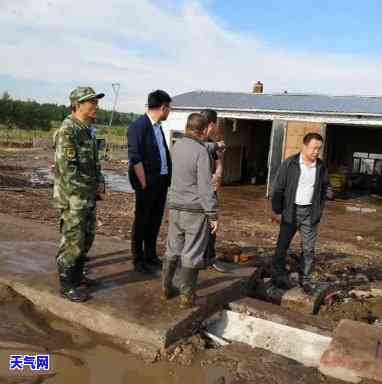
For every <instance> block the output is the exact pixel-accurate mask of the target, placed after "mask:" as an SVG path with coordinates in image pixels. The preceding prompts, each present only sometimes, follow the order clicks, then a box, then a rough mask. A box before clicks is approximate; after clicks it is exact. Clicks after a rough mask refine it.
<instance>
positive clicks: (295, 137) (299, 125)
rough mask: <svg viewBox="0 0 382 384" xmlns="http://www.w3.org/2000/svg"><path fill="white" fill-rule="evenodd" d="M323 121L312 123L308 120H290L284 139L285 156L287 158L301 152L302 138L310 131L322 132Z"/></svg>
mask: <svg viewBox="0 0 382 384" xmlns="http://www.w3.org/2000/svg"><path fill="white" fill-rule="evenodd" d="M321 125H322V124H321V123H310V122H307V121H288V125H287V128H286V134H285V141H284V156H283V158H284V159H286V158H288V157H290V156H292V155H294V154H296V153H298V152H300V148H301V144H302V140H303V138H304V136H305V135H306V134H307V133H309V132H317V133H320V134H321Z"/></svg>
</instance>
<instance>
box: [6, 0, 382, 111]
mask: <svg viewBox="0 0 382 384" xmlns="http://www.w3.org/2000/svg"><path fill="white" fill-rule="evenodd" d="M379 15H380V2H379V1H376V0H375V1H372V0H363V1H353V0H346V1H342V0H337V1H325V0H322V1H320V2H317V1H308V0H306V1H297V0H295V1H291V0H290V1H285V0H284V1H280V0H267V1H265V2H264V1H258V0H252V1H240V0H237V1H228V0H227V1H224V2H223V1H213V0H203V1H187V2H184V1H181V0H177V1H170V0H159V1H158V0H157V1H149V0H138V1H137V0H136V1H132V0H109V1H105V0H82V1H80V0H77V1H73V0H0V29H1V37H0V58H1V60H0V92H2V91H5V90H8V91H9V92H10V93H11V95H12V96H13V97H15V98H22V99H28V98H30V99H35V100H37V101H40V102H42V101H49V102H55V103H65V104H68V102H67V98H68V94H69V92H70V91H71V90H72V89H73V88H74V87H75V86H77V85H90V86H93V87H94V88H95V89H96V90H97V91H102V92H105V93H106V94H107V97H106V98H105V99H104V101H103V104H102V106H103V107H105V108H111V105H112V101H113V96H112V89H111V83H113V82H119V83H120V84H121V98H120V102H119V105H118V109H119V110H121V111H125V112H129V111H135V112H142V111H143V109H144V104H145V101H146V95H147V93H148V92H150V91H151V90H154V89H158V88H162V89H165V90H167V91H168V92H169V93H170V94H171V95H176V94H179V93H183V92H187V91H191V90H197V89H207V90H225V91H243V92H249V91H250V90H251V87H252V84H253V83H254V82H255V81H256V80H261V81H262V82H263V83H264V86H265V92H280V91H283V90H288V91H289V92H308V93H328V94H341V95H342V94H370V95H376V94H382V92H381V89H382V76H381V73H382V66H381V64H382V57H381V46H382V45H381V43H382V41H380V40H382V34H380V32H379V30H380V24H379V20H378V17H379Z"/></svg>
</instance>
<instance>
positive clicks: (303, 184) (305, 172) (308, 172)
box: [295, 154, 317, 205]
mask: <svg viewBox="0 0 382 384" xmlns="http://www.w3.org/2000/svg"><path fill="white" fill-rule="evenodd" d="M299 163H300V170H301V175H300V179H299V181H298V186H297V192H296V200H295V203H296V204H297V205H311V204H312V200H313V193H314V183H315V181H316V171H317V161H315V162H314V163H312V164H310V165H306V164H305V163H304V159H303V157H302V155H301V154H300V158H299Z"/></svg>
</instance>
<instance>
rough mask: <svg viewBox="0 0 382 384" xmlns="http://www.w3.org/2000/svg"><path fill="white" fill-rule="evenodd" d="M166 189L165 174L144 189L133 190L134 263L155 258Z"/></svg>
mask: <svg viewBox="0 0 382 384" xmlns="http://www.w3.org/2000/svg"><path fill="white" fill-rule="evenodd" d="M167 190H168V178H167V176H160V177H159V178H158V180H157V181H156V182H155V183H153V184H151V185H150V186H147V187H146V189H144V190H136V191H135V218H134V223H133V228H132V232H131V251H132V254H133V259H134V260H133V262H134V264H139V263H142V264H146V263H148V262H150V261H151V260H156V259H157V257H158V256H157V252H156V244H157V239H158V233H159V229H160V226H161V224H162V219H163V213H164V208H165V205H166V199H167Z"/></svg>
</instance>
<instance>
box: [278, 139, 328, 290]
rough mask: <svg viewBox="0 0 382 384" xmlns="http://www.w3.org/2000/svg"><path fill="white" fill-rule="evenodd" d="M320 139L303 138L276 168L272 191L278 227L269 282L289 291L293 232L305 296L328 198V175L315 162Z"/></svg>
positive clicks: (321, 165)
mask: <svg viewBox="0 0 382 384" xmlns="http://www.w3.org/2000/svg"><path fill="white" fill-rule="evenodd" d="M322 145H323V138H322V136H321V135H319V134H318V133H308V134H307V135H305V137H304V140H303V144H302V147H301V152H300V153H299V154H297V155H294V156H292V157H290V158H288V159H286V160H285V161H284V162H283V163H282V164H281V166H280V169H279V171H278V173H277V175H276V178H275V181H274V184H273V188H272V220H273V221H275V222H277V223H279V224H280V234H279V238H278V242H277V247H276V252H275V259H274V272H273V282H274V283H275V285H276V286H278V287H279V288H283V289H289V288H291V287H292V286H293V285H292V284H291V282H290V280H289V276H288V273H287V270H286V261H285V257H286V252H287V250H288V248H289V246H290V243H291V241H292V239H293V237H294V235H295V234H296V232H297V230H298V231H299V232H300V236H301V256H300V266H299V281H300V284H301V286H302V287H303V289H304V291H305V292H306V293H311V292H312V284H311V274H312V270H313V263H314V254H315V244H316V237H317V226H318V223H319V222H320V219H321V214H322V211H323V208H324V205H325V200H326V198H327V197H329V198H330V197H331V189H330V185H329V179H328V173H327V170H326V167H325V165H324V164H323V162H322V161H321V160H320V159H319V154H320V151H321V149H322Z"/></svg>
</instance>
